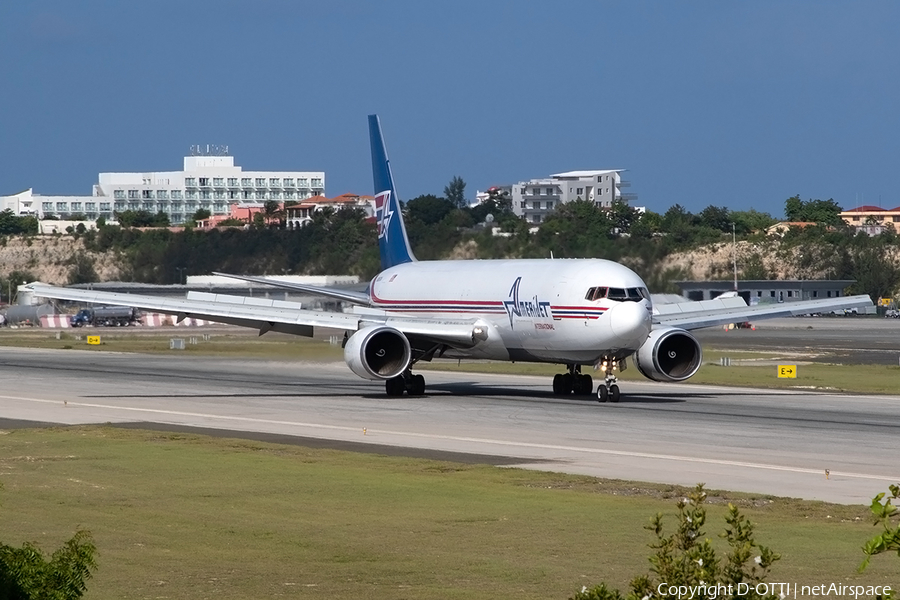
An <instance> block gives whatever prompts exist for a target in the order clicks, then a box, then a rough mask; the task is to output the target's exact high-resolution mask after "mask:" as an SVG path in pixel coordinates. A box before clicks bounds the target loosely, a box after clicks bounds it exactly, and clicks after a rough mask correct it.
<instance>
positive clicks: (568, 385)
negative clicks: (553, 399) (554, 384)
mask: <svg viewBox="0 0 900 600" xmlns="http://www.w3.org/2000/svg"><path fill="white" fill-rule="evenodd" d="M574 385H575V381H574V380H573V377H572V374H571V373H563V374H562V375H560V376H559V392H560V395H562V396H568V395H569V394H571V393H572V388H573V387H574Z"/></svg>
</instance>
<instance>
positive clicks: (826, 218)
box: [784, 194, 844, 226]
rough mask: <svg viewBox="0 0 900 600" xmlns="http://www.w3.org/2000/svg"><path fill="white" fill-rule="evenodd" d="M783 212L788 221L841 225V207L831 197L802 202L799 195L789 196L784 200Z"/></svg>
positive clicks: (842, 222)
mask: <svg viewBox="0 0 900 600" xmlns="http://www.w3.org/2000/svg"><path fill="white" fill-rule="evenodd" d="M784 214H785V216H786V217H787V220H788V221H795V222H797V221H799V222H811V223H822V224H825V225H833V226H841V225H843V224H844V220H843V219H841V207H840V205H839V204H838V203H837V202H835V201H834V200H833V199H831V198H829V199H828V200H808V201H806V202H804V201H803V200H801V199H800V195H799V194H797V195H796V196H791V197H790V198H788V199H787V200H785V201H784Z"/></svg>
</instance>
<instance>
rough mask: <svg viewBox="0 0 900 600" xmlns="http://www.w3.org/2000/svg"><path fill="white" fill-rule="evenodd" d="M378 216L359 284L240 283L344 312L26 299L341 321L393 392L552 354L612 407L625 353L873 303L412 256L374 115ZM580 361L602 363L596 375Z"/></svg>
mask: <svg viewBox="0 0 900 600" xmlns="http://www.w3.org/2000/svg"><path fill="white" fill-rule="evenodd" d="M369 140H370V145H371V153H372V173H373V179H374V185H375V207H376V224H377V232H378V244H379V251H380V255H381V266H382V271H381V272H380V273H378V275H376V276H375V278H374V279H372V280H371V282H370V283H369V284H368V288H367V290H366V291H365V292H362V291H359V292H355V291H349V290H340V289H335V288H327V287H319V286H311V285H305V284H298V283H290V282H283V281H273V280H271V279H268V278H266V277H257V276H247V275H228V276H229V277H234V278H236V279H241V280H244V281H249V282H254V283H259V284H266V285H271V286H274V287H278V288H283V289H289V290H293V291H300V292H306V293H311V294H319V295H322V296H326V297H330V298H334V299H338V300H341V301H343V302H346V303H349V304H351V305H352V306H353V311H352V312H350V313H337V312H324V311H312V310H307V309H304V308H302V307H301V305H300V304H299V303H296V302H289V301H280V300H270V299H260V298H246V297H242V296H231V295H224V294H211V293H205V292H189V293H188V294H187V296H186V297H185V298H183V299H182V298H177V299H176V298H159V297H153V296H140V295H133V294H122V293H111V292H95V291H92V290H80V289H69V288H60V287H54V286H49V285H46V284H41V283H32V284H30V287H31V289H32V290H33V291H34V293H35V295H37V296H43V297H47V298H54V299H60V300H73V301H81V302H96V303H104V304H112V305H120V306H133V307H137V308H141V309H145V310H152V311H156V312H161V313H165V314H170V315H176V316H177V318H178V320H179V321H180V320H182V319H185V318H188V317H191V318H200V319H206V320H210V321H214V322H219V323H226V324H233V325H240V326H244V327H251V328H254V329H257V330H258V331H259V334H260V335H263V334H264V333H266V332H268V331H276V332H283V333H289V334H295V335H300V336H308V337H312V335H313V331H314V329H315V328H316V327H330V328H337V329H343V330H344V331H345V334H344V359H345V361H346V363H347V366H348V367H349V368H350V370H351V371H352V372H353V373H355V374H356V375H358V376H359V377H361V378H363V379H368V380H373V381H383V382H384V384H385V392H386V393H387V395H388V396H393V397H396V396H402V395H403V394H404V393H406V394H408V395H410V396H421V395H423V394H425V389H426V384H425V378H424V377H423V376H422V375H421V374H419V373H413V369H414V367H415V366H416V364H418V363H419V362H421V361H426V362H428V361H431V360H433V359H435V358H454V359H456V358H458V359H463V358H465V359H490V360H499V361H515V362H532V363H554V364H560V365H565V369H566V370H565V372H562V373H558V374H556V375H555V376H554V377H553V385H552V389H553V393H554V394H555V395H558V396H570V395H577V396H588V397H591V396H595V397H596V399H597V400H598V401H600V402H606V401H612V402H617V401H619V399H620V396H621V392H620V389H619V385H618V381H617V373H618V372H620V371H621V370H622V369H624V368H625V366H626V364H625V359H626V358H628V357H629V356H632V357H633V362H634V364H635V366H636V367H637V369H638V371H639V372H640V373H641V374H642V375H644V376H645V377H647V378H648V379H651V380H654V381H664V382H679V381H684V380H686V379H688V378H690V377H691V376H693V375H694V374H695V373H696V372H697V370H698V369H699V368H700V365H701V362H702V356H703V352H702V348H701V346H700V343H699V342H698V341H697V339H696V338H695V337H694V336H693V335H692V334H691V333H690V332H691V330H693V329H697V328H701V327H710V326H715V325H723V324H727V323H735V322H741V321H747V320H749V319H751V318H752V319H754V320H758V319H764V318H773V317H782V316H791V315H802V314H808V313H816V312H825V311H831V310H835V309H847V308H854V307H863V306H870V305H871V304H872V302H871V300H870V298H869V297H868V296H865V295H860V296H845V297H842V298H828V299H820V300H806V301H796V302H789V303H783V304H774V305H759V306H747V304H746V303H745V302H744V300H743V299H741V298H740V297H731V298H722V299H715V300H707V301H702V302H683V303H676V304H666V305H659V306H656V307H654V305H653V303H652V300H651V297H650V293H649V292H648V290H647V286H646V284H645V283H644V282H643V281H642V280H641V278H640V277H639V276H638V275H637V273H635V272H634V271H632V270H631V269H629V268H627V267H625V266H624V265H621V264H618V263H616V262H613V261H609V260H604V259H554V258H549V259H521V260H519V259H510V260H438V261H421V262H420V261H417V260H416V258H415V256H414V254H413V252H412V249H411V248H410V244H409V240H408V238H407V235H406V227H405V225H404V223H403V216H402V211H401V207H400V203H399V199H398V197H397V192H396V188H395V186H394V178H393V175H392V172H391V164H390V160H389V159H388V155H387V151H386V149H385V144H384V139H383V136H382V132H381V123H380V121H379V119H378V116H377V115H370V116H369ZM584 367H591V368H596V369H598V370H599V372H600V373H599V377H600V378H601V381H600V382H599V384H598V385H597V388H596V391H595V390H594V387H593V385H594V383H593V378H592V376H591V375H590V374H589V373H583V372H582V369H583V368H584Z"/></svg>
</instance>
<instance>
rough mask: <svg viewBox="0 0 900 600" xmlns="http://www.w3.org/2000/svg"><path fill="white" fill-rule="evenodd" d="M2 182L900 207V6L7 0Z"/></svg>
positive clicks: (40, 186)
mask: <svg viewBox="0 0 900 600" xmlns="http://www.w3.org/2000/svg"><path fill="white" fill-rule="evenodd" d="M0 82H2V86H0V194H11V193H15V192H18V191H21V190H23V189H26V188H29V187H33V188H34V189H35V192H36V193H42V194H89V193H90V190H91V185H92V184H93V183H94V182H95V181H96V178H97V173H99V172H101V171H162V170H180V168H181V157H182V156H183V155H184V154H185V152H186V151H187V149H188V148H189V147H190V146H191V145H192V144H206V143H215V144H228V145H229V146H230V148H231V152H232V154H234V156H235V157H236V158H235V160H236V162H237V164H239V165H241V166H242V167H244V168H245V169H264V170H324V171H325V172H326V186H327V193H328V194H329V195H337V194H340V193H344V192H357V193H372V189H371V188H372V181H371V167H370V163H369V154H368V135H367V130H366V115H368V114H370V113H378V114H379V115H380V116H381V120H382V125H383V127H384V133H385V139H386V141H387V145H388V152H389V154H390V156H391V159H392V164H393V168H394V175H395V178H396V180H397V187H398V192H399V194H400V196H401V197H402V198H404V199H409V198H412V197H414V196H417V195H419V194H425V193H435V194H440V193H442V191H443V188H444V186H445V185H446V184H447V182H449V180H450V179H451V178H452V177H453V176H454V175H459V176H461V177H462V178H463V179H464V180H465V181H466V183H467V184H468V185H467V192H468V194H469V195H474V193H475V190H476V189H481V190H483V189H485V188H487V187H489V186H490V185H494V184H502V183H512V182H515V181H520V180H524V179H530V178H534V177H542V176H546V175H549V174H551V173H557V172H560V171H567V170H572V169H593V168H625V169H628V173H626V176H625V177H626V179H628V180H629V181H631V183H632V187H631V189H629V190H628V191H630V192H635V193H637V194H638V197H639V199H638V201H637V204H638V205H644V206H647V207H648V208H650V209H651V210H657V211H664V210H665V209H666V208H668V207H669V206H671V205H672V204H675V203H680V204H682V205H683V206H685V207H687V208H688V209H689V210H692V211H695V212H696V211H699V210H701V209H702V208H703V207H705V206H707V205H709V204H715V205H717V206H723V205H724V206H728V207H730V208H732V209H735V210H744V209H748V208H755V209H758V210H764V211H767V212H771V213H773V214H774V215H775V216H780V215H781V214H782V212H783V208H784V200H785V199H786V198H787V197H789V196H792V195H794V194H800V196H801V197H802V198H803V199H807V198H823V199H825V198H834V199H835V200H837V201H838V202H839V203H840V204H842V205H843V206H844V207H846V208H850V207H853V206H856V205H858V204H862V203H866V204H881V205H882V206H884V207H886V208H891V207H894V206H898V205H900V160H898V159H900V110H898V107H900V4H898V3H896V2H892V1H888V0H885V1H871V2H867V1H862V2H829V1H817V2H811V1H810V2H800V1H797V2H780V1H777V2H776V1H765V0H759V1H754V2H721V1H709V2H690V1H687V2H663V1H659V2H641V1H629V2H625V1H621V2H601V1H596V0H595V1H583V2H582V1H566V0H562V1H560V2H554V3H550V2H525V1H491V0H478V1H469V0H453V1H447V2H421V1H392V0H383V1H379V2H375V1H370V2H363V1H361V0H329V1H328V2H322V1H319V2H303V1H275V0H255V1H253V2H250V1H242V2H238V1H228V0H220V1H193V2H192V1H187V0H179V1H167V0H158V1H150V2H121V1H118V0H117V1H97V0H85V1H82V2H77V3H76V2H69V1H61V0H46V1H42V2H5V3H3V6H2V8H0Z"/></svg>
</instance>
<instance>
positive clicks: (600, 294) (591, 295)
mask: <svg viewBox="0 0 900 600" xmlns="http://www.w3.org/2000/svg"><path fill="white" fill-rule="evenodd" d="M606 290H607V288H606V287H604V286H598V287H592V288H591V289H589V290H588V291H587V294H585V295H584V299H585V300H601V299H603V298H606Z"/></svg>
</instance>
